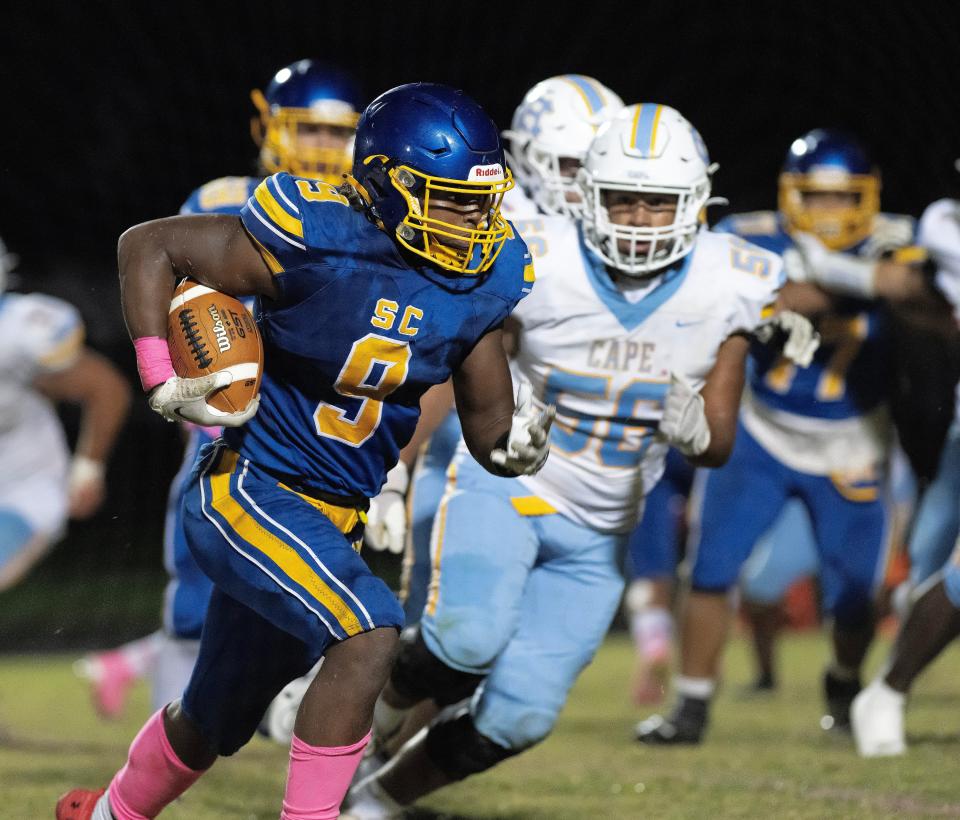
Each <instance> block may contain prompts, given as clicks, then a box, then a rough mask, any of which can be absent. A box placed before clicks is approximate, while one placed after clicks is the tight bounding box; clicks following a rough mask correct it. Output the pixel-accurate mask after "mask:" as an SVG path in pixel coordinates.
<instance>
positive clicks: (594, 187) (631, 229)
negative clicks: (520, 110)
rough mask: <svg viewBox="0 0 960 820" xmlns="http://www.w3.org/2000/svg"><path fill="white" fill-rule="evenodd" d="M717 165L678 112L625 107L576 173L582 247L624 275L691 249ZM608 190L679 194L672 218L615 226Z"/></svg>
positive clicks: (658, 265) (603, 130)
mask: <svg viewBox="0 0 960 820" xmlns="http://www.w3.org/2000/svg"><path fill="white" fill-rule="evenodd" d="M714 170H716V166H715V165H711V163H710V158H709V156H708V155H707V148H706V146H705V145H704V143H703V139H701V137H700V134H699V133H698V132H697V129H696V128H694V127H693V126H692V125H691V124H690V123H689V122H688V121H687V120H686V119H685V118H684V117H683V115H681V114H680V112H679V111H676V110H674V109H673V108H670V107H669V106H666V105H658V104H657V103H642V104H637V105H631V106H629V107H627V108H624V109H623V110H622V111H621V112H620V113H619V114H617V116H616V117H614V118H613V119H612V120H610V121H609V122H607V123H605V124H604V125H603V126H602V127H601V128H600V130H599V131H598V132H597V135H596V137H595V138H594V140H593V142H592V143H591V144H590V148H589V150H588V151H587V156H586V158H585V160H584V163H583V168H582V169H581V170H580V173H579V174H578V177H577V179H578V181H579V183H580V185H581V186H582V188H583V194H584V208H583V233H584V241H585V242H586V244H587V247H589V248H590V250H592V251H593V252H594V253H595V254H597V256H599V257H600V258H601V259H602V260H603V261H604V262H605V263H606V264H608V265H610V266H612V267H614V268H616V269H617V270H618V271H620V272H622V273H625V274H627V275H628V276H645V275H647V274H650V273H652V272H654V271H657V270H659V269H661V268H665V267H667V266H668V265H671V264H673V263H674V262H676V261H677V260H679V259H682V258H683V257H684V256H686V255H687V254H688V253H690V251H691V250H693V245H694V242H695V241H696V235H697V231H698V230H699V228H700V225H701V224H702V222H703V209H704V207H705V206H706V204H707V200H708V199H709V198H710V175H711V174H712V173H713V172H714ZM611 191H634V192H638V193H642V194H663V195H666V196H669V197H671V198H672V197H676V216H675V218H674V220H673V222H672V224H670V225H665V226H662V227H637V226H633V225H619V224H614V223H613V222H612V221H611V220H610V215H609V213H608V211H607V207H606V204H605V197H606V196H608V195H609V192H611Z"/></svg>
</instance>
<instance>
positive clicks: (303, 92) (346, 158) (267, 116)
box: [250, 60, 363, 185]
mask: <svg viewBox="0 0 960 820" xmlns="http://www.w3.org/2000/svg"><path fill="white" fill-rule="evenodd" d="M250 97H251V99H252V100H253V104H254V105H255V106H256V107H257V110H258V111H259V112H260V116H259V117H256V118H254V119H253V121H252V123H251V127H252V131H253V139H254V141H255V142H256V143H257V144H258V145H259V146H260V164H261V165H262V166H263V170H264V171H265V172H267V173H271V174H272V173H276V172H277V171H288V172H290V173H291V174H295V175H296V176H304V177H311V178H314V179H322V180H324V181H326V182H330V183H333V184H335V185H337V184H340V183H341V182H343V175H344V174H345V173H348V172H349V171H350V165H351V163H352V161H353V155H352V150H351V149H352V137H353V131H354V129H355V128H356V126H357V120H358V119H359V118H360V111H361V109H362V107H363V99H362V98H361V96H360V92H359V90H358V88H357V86H356V84H355V83H354V81H353V79H352V78H351V77H349V76H348V75H347V74H345V73H344V72H343V71H342V70H341V69H338V68H334V67H333V66H329V65H324V64H322V63H318V62H317V61H315V60H300V61H299V62H296V63H293V64H291V65H288V66H285V67H284V68H281V69H280V70H279V71H278V72H277V73H276V74H275V75H274V77H273V79H272V80H271V81H270V85H268V86H267V90H266V92H261V91H260V90H259V89H254V90H253V91H251V92H250Z"/></svg>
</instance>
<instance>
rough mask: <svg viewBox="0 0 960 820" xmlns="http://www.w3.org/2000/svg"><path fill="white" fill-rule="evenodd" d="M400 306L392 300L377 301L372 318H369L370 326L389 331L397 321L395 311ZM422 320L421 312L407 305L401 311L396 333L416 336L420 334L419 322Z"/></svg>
mask: <svg viewBox="0 0 960 820" xmlns="http://www.w3.org/2000/svg"><path fill="white" fill-rule="evenodd" d="M399 310H400V305H399V304H397V303H396V302H394V301H393V300H392V299H378V300H377V306H376V307H375V308H374V309H373V316H372V317H371V318H370V324H371V325H373V326H374V327H378V328H380V329H381V330H390V329H391V328H392V327H393V325H394V323H395V322H396V320H397V311H399ZM422 319H423V311H422V310H421V309H420V308H418V307H414V306H413V305H407V306H406V307H405V308H404V309H403V317H402V318H401V319H400V325H399V326H398V327H397V332H398V333H400V334H401V335H403V336H416V335H417V333H419V332H420V321H421V320H422Z"/></svg>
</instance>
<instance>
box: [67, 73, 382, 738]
mask: <svg viewBox="0 0 960 820" xmlns="http://www.w3.org/2000/svg"><path fill="white" fill-rule="evenodd" d="M251 98H252V100H253V102H254V105H255V106H256V108H257V112H258V115H257V116H255V117H253V118H252V119H251V122H250V130H251V134H252V135H253V138H254V141H255V142H256V143H257V145H259V146H260V155H259V159H258V174H257V176H244V177H221V178H220V179H215V180H213V181H211V182H208V183H206V184H204V185H202V186H200V187H199V188H198V189H197V190H195V191H194V192H193V193H192V194H191V195H190V197H189V198H188V199H187V201H186V202H185V203H184V204H183V206H182V207H181V209H180V213H181V214H233V215H239V214H240V211H241V209H242V208H243V206H244V205H245V204H246V203H247V200H248V199H249V198H250V197H251V196H252V195H253V192H254V190H255V189H256V187H257V185H259V184H260V182H261V180H262V179H263V177H264V176H266V175H268V174H272V173H276V172H277V171H287V172H289V173H292V174H295V175H297V176H302V177H306V178H311V179H320V180H323V181H325V182H328V183H330V184H333V185H339V184H340V183H342V182H343V175H344V174H345V173H348V172H349V171H350V166H351V163H352V161H353V150H352V149H353V134H354V130H355V129H356V125H357V120H358V119H359V117H360V111H361V109H362V108H363V102H364V101H363V99H362V97H361V95H360V92H359V89H358V87H357V85H356V83H355V82H354V80H353V79H352V78H351V77H350V76H349V75H347V74H346V73H345V72H344V71H343V70H342V69H339V68H337V67H334V66H331V65H327V64H324V63H321V62H318V61H316V60H299V61H298V62H295V63H292V64H291V65H288V66H285V67H283V68H281V69H280V70H279V71H278V72H277V73H276V74H275V75H274V77H273V79H272V80H271V81H270V84H269V85H268V86H267V89H266V91H265V92H262V91H260V90H259V89H254V90H253V91H252V92H251ZM249 306H251V305H249V304H248V307H249ZM183 430H184V434H185V437H186V448H185V452H184V458H183V463H182V466H181V468H180V470H179V472H178V473H177V475H176V477H175V478H174V480H173V483H172V484H171V486H170V492H169V501H168V506H167V515H166V521H165V526H164V544H163V554H164V565H165V567H166V569H167V573H168V575H169V576H170V581H169V583H168V584H167V589H166V592H165V595H164V607H163V628H162V629H161V630H160V631H158V632H155V633H153V634H152V635H148V636H147V637H145V638H141V639H140V640H137V641H132V642H131V643H128V644H125V645H124V646H121V647H118V648H117V649H114V650H111V651H107V652H98V653H95V654H92V655H89V656H87V657H86V658H84V659H83V660H82V661H80V662H79V663H78V670H77V671H78V673H80V674H82V675H84V676H85V677H88V678H89V679H90V681H91V685H92V692H91V694H92V696H93V703H94V705H95V707H96V709H97V711H98V713H99V714H101V715H102V716H104V717H108V718H112V717H116V716H118V715H119V714H120V713H121V712H122V710H123V708H124V705H125V703H126V699H127V695H128V693H129V691H130V687H131V686H132V685H133V684H134V683H135V682H136V681H137V680H138V679H140V678H142V677H149V678H150V679H151V704H152V707H151V708H152V711H156V710H157V709H159V708H160V707H161V706H163V705H164V704H167V703H169V702H170V701H172V700H174V699H175V698H177V697H179V695H180V693H181V692H183V689H184V687H185V686H186V684H187V681H188V680H189V678H190V672H191V670H192V669H193V665H194V663H195V661H196V658H197V652H198V651H199V646H200V631H201V629H202V627H203V620H204V617H205V615H206V611H207V603H208V601H209V600H210V592H211V588H212V584H211V582H210V580H209V579H208V578H207V577H206V576H205V575H204V574H203V572H202V571H201V570H200V568H199V567H198V566H197V564H196V561H195V560H194V559H193V556H192V555H191V554H190V551H189V549H188V548H187V545H186V540H185V535H184V532H183V523H182V519H181V509H180V506H181V497H182V493H183V489H184V487H185V485H186V481H187V478H188V477H189V473H190V468H191V467H192V466H193V463H194V461H195V460H196V457H197V454H198V453H199V452H200V449H201V448H202V447H203V446H204V445H205V444H207V443H208V442H211V441H213V440H214V439H216V438H217V437H218V436H219V435H220V432H221V431H220V429H219V428H204V427H198V426H196V425H192V424H185V425H183ZM293 714H294V715H295V714H296V710H295V709H294V712H293ZM292 728H293V727H292V721H291V723H290V726H289V731H292ZM286 740H287V741H288V742H289V734H287V736H286Z"/></svg>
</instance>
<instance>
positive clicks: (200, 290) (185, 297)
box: [169, 285, 217, 313]
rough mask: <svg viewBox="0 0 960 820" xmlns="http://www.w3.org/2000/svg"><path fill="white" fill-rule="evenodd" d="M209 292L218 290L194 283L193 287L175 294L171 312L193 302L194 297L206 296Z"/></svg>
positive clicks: (171, 303)
mask: <svg viewBox="0 0 960 820" xmlns="http://www.w3.org/2000/svg"><path fill="white" fill-rule="evenodd" d="M208 293H217V291H215V290H214V289H213V288H208V287H207V286H206V285H194V286H193V287H192V288H187V289H186V290H185V291H184V292H183V293H177V294H174V297H173V299H172V300H171V302H170V310H169V312H170V313H173V312H174V311H175V310H180V308H182V307H183V306H184V305H185V304H186V303H187V302H192V301H193V300H194V299H197V298H199V297H200V296H205V295H206V294H208Z"/></svg>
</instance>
